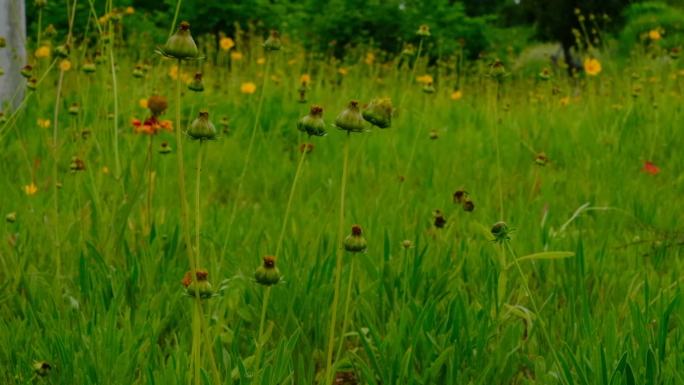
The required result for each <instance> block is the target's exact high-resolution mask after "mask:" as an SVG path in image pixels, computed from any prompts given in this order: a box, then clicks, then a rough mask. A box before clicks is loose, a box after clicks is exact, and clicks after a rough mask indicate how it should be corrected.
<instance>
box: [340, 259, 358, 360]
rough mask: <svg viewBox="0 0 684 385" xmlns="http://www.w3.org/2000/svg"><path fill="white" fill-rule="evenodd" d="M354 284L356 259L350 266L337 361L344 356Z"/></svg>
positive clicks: (352, 260)
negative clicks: (343, 350) (343, 349)
mask: <svg viewBox="0 0 684 385" xmlns="http://www.w3.org/2000/svg"><path fill="white" fill-rule="evenodd" d="M353 283H354V258H352V259H351V262H350V266H349V278H348V281H347V296H346V297H345V299H344V318H342V332H341V333H340V343H339V345H338V348H337V354H336V355H335V361H337V360H339V359H340V355H341V354H342V348H343V347H344V334H345V330H346V329H347V322H348V321H349V318H351V317H350V316H349V304H350V303H351V296H352V286H353Z"/></svg>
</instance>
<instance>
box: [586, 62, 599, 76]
mask: <svg viewBox="0 0 684 385" xmlns="http://www.w3.org/2000/svg"><path fill="white" fill-rule="evenodd" d="M584 71H585V72H586V73H587V75H590V76H596V75H598V74H599V73H600V72H601V62H600V61H598V60H596V59H591V58H587V59H585V60H584Z"/></svg>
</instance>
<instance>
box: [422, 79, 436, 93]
mask: <svg viewBox="0 0 684 385" xmlns="http://www.w3.org/2000/svg"><path fill="white" fill-rule="evenodd" d="M423 92H424V93H426V94H434V93H435V86H434V85H432V82H428V83H425V85H424V86H423Z"/></svg>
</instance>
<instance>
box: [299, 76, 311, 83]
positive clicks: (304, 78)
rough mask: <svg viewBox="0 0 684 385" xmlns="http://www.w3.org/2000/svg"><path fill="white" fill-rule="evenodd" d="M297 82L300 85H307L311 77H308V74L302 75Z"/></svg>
mask: <svg viewBox="0 0 684 385" xmlns="http://www.w3.org/2000/svg"><path fill="white" fill-rule="evenodd" d="M299 82H300V83H302V84H309V82H311V76H309V74H302V76H300V77H299Z"/></svg>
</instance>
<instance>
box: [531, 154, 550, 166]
mask: <svg viewBox="0 0 684 385" xmlns="http://www.w3.org/2000/svg"><path fill="white" fill-rule="evenodd" d="M548 162H549V157H548V156H546V153H544V152H540V153H539V154H537V156H535V157H534V163H536V164H538V165H540V166H546V164H547V163H548Z"/></svg>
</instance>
